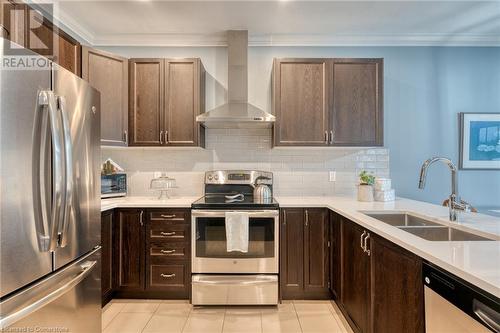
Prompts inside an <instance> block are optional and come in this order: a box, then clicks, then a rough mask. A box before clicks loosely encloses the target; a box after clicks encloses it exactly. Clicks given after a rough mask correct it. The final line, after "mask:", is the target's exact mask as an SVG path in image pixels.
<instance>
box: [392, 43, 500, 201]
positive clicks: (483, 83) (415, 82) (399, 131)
mask: <svg viewBox="0 0 500 333" xmlns="http://www.w3.org/2000/svg"><path fill="white" fill-rule="evenodd" d="M384 53H385V52H384ZM385 64H386V68H385V85H386V86H385V87H386V89H385V115H386V121H385V129H386V135H385V143H386V145H387V147H388V148H389V149H390V152H391V155H390V157H391V163H390V166H391V174H392V178H393V181H394V184H395V188H396V189H397V191H398V194H399V195H401V196H405V197H410V198H415V199H419V200H423V201H429V202H434V203H439V202H440V201H442V200H443V198H445V197H446V196H447V195H449V193H450V179H449V171H448V170H447V167H446V166H444V165H435V166H433V167H432V169H430V170H429V175H428V179H427V180H428V181H427V186H426V188H425V189H424V190H419V189H418V188H417V180H418V169H419V167H420V165H421V163H422V162H423V161H424V160H425V159H427V158H428V157H431V156H434V155H442V156H448V157H450V158H451V159H452V160H453V161H454V162H456V163H457V164H458V159H459V148H458V147H459V139H458V138H459V122H458V117H457V114H458V113H459V112H500V48H420V47H419V48H397V49H393V50H391V49H388V50H387V53H386V56H385ZM458 184H459V193H460V194H461V195H462V197H463V198H464V199H465V200H467V201H469V202H471V203H472V204H473V205H476V206H500V170H495V171H469V170H460V171H459V183H458Z"/></svg>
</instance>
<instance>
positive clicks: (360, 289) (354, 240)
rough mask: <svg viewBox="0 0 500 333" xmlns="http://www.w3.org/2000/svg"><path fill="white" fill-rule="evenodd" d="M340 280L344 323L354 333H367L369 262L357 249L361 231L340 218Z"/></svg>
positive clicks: (358, 248) (358, 227)
mask: <svg viewBox="0 0 500 333" xmlns="http://www.w3.org/2000/svg"><path fill="white" fill-rule="evenodd" d="M341 221H342V225H341V234H342V279H341V281H342V282H341V285H342V287H341V298H340V299H341V304H342V307H343V309H344V310H345V311H344V314H345V315H346V319H347V320H348V322H349V324H350V325H351V327H352V328H353V330H354V331H356V332H369V330H368V324H369V315H370V290H369V286H370V284H369V282H370V270H369V268H370V265H369V264H370V260H369V259H370V258H369V257H368V255H367V254H366V253H365V252H364V250H363V249H362V248H361V246H360V240H361V236H362V235H363V232H365V233H366V231H364V230H363V228H361V227H360V226H358V225H357V224H355V223H353V222H350V221H348V220H346V219H344V218H341Z"/></svg>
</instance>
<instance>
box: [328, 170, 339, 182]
mask: <svg viewBox="0 0 500 333" xmlns="http://www.w3.org/2000/svg"><path fill="white" fill-rule="evenodd" d="M336 180H337V172H335V171H330V172H328V181H330V182H334V181H336Z"/></svg>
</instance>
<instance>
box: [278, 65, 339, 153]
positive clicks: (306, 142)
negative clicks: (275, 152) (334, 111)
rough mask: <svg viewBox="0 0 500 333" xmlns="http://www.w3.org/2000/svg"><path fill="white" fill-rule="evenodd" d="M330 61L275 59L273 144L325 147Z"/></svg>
mask: <svg viewBox="0 0 500 333" xmlns="http://www.w3.org/2000/svg"><path fill="white" fill-rule="evenodd" d="M330 73H331V70H330V61H329V60H327V59H275V60H274V66H273V108H274V114H275V115H276V123H275V124H274V144H275V145H276V146H327V145H328V124H329V119H328V117H329V114H330V111H329V109H330V107H329V103H330V101H329V98H330V92H329V89H330V85H331V84H330V79H331V75H330Z"/></svg>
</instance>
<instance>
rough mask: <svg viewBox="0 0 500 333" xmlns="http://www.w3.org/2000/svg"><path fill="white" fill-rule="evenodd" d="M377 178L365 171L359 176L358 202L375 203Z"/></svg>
mask: <svg viewBox="0 0 500 333" xmlns="http://www.w3.org/2000/svg"><path fill="white" fill-rule="evenodd" d="M374 183H375V176H374V175H372V174H370V173H368V172H367V171H365V170H363V171H361V173H360V174H359V185H358V201H368V202H370V201H373V184H374Z"/></svg>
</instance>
